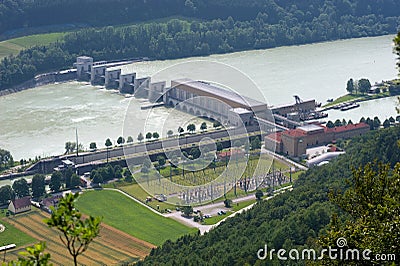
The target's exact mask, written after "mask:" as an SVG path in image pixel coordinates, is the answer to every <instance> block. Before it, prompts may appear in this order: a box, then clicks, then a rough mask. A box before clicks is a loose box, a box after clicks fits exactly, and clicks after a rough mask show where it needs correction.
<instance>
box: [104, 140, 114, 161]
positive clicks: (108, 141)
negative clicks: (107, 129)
mask: <svg viewBox="0 0 400 266" xmlns="http://www.w3.org/2000/svg"><path fill="white" fill-rule="evenodd" d="M105 145H106V147H107V163H108V157H109V156H110V154H109V149H110V147H111V146H112V142H111V140H110V139H109V138H108V139H106V143H105Z"/></svg>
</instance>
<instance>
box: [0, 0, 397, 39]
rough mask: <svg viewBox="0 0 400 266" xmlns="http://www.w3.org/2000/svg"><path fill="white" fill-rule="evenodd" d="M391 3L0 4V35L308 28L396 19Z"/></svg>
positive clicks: (82, 0) (92, 0)
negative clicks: (75, 29)
mask: <svg viewBox="0 0 400 266" xmlns="http://www.w3.org/2000/svg"><path fill="white" fill-rule="evenodd" d="M398 10H400V3H399V1H396V0H381V1H378V0H323V1H321V0H307V1H296V0H247V1H242V0H233V1H226V0H213V1H211V0H147V1H143V0H134V1H132V0H69V1H64V0H53V1H47V0H36V1H30V0H6V1H1V3H0V34H1V33H3V32H5V31H9V30H13V29H16V28H23V27H39V26H46V25H54V24H68V23H83V24H87V25H89V26H105V25H113V24H123V23H131V22H137V21H144V20H152V19H158V18H164V17H169V16H174V15H181V16H187V17H196V18H201V19H207V20H209V19H215V18H221V19H226V18H227V17H228V16H232V17H233V18H234V19H235V20H250V19H253V18H254V17H255V16H256V15H257V14H258V13H259V12H262V13H266V14H267V15H268V23H271V24H275V23H279V21H286V20H287V19H286V18H285V17H290V18H291V20H293V21H296V20H298V21H308V22H311V21H312V20H313V19H314V18H318V17H319V16H320V15H321V14H327V15H328V16H334V17H335V19H338V18H340V17H341V16H355V17H361V16H369V15H375V16H383V17H392V16H398V15H399V14H398Z"/></svg>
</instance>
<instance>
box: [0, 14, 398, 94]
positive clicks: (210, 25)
mask: <svg viewBox="0 0 400 266" xmlns="http://www.w3.org/2000/svg"><path fill="white" fill-rule="evenodd" d="M290 14H291V15H287V16H284V18H283V20H279V22H278V23H275V24H271V19H270V16H269V15H268V14H266V13H258V14H257V16H256V17H255V18H254V19H252V20H249V21H240V20H234V19H233V18H232V17H228V18H227V19H225V20H220V19H217V20H212V21H182V20H177V19H173V20H170V21H168V22H158V23H156V22H152V23H146V24H138V25H133V26H124V27H113V26H108V27H103V28H87V29H82V30H79V31H76V32H71V33H68V34H66V35H65V36H64V39H63V40H61V41H60V42H57V43H53V44H50V45H48V46H40V47H32V48H30V49H27V50H23V51H21V52H20V53H19V54H18V55H17V56H10V57H7V58H4V59H3V60H2V61H1V62H0V90H4V89H7V88H10V87H12V86H15V85H17V84H19V83H22V82H24V81H27V80H29V79H31V78H33V77H34V75H36V74H39V73H44V72H48V71H52V70H56V71H57V70H59V69H61V68H69V67H71V66H72V63H73V62H74V60H75V58H76V56H78V55H89V56H93V57H94V58H95V60H112V59H122V58H133V57H150V58H152V59H167V58H179V57H187V56H199V55H209V54H213V53H227V52H232V51H240V50H248V49H264V48H271V47H276V46H282V45H294V44H304V43H309V42H319V41H327V40H334V39H338V38H352V37H364V36H375V35H381V34H387V33H390V32H395V30H396V27H397V26H398V25H400V16H399V17H384V16H376V15H368V16H362V17H357V16H351V15H349V16H342V17H340V18H337V17H336V16H335V15H334V13H331V14H330V15H328V14H326V13H322V14H320V15H319V16H318V17H314V19H312V21H308V20H299V19H297V18H296V17H295V16H294V13H293V14H292V13H290ZM292 15H293V16H292Z"/></svg>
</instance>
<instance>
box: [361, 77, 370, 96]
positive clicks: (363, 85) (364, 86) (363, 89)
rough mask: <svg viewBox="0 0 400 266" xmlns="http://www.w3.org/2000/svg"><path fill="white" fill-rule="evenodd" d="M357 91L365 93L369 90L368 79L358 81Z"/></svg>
mask: <svg viewBox="0 0 400 266" xmlns="http://www.w3.org/2000/svg"><path fill="white" fill-rule="evenodd" d="M358 89H359V90H360V92H361V93H367V92H368V90H369V89H371V83H370V82H369V80H368V79H360V80H359V81H358Z"/></svg>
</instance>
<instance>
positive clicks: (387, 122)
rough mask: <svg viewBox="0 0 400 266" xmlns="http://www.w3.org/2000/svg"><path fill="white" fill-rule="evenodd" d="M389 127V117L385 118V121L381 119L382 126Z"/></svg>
mask: <svg viewBox="0 0 400 266" xmlns="http://www.w3.org/2000/svg"><path fill="white" fill-rule="evenodd" d="M388 127H390V121H389V119H385V121H383V128H388Z"/></svg>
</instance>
